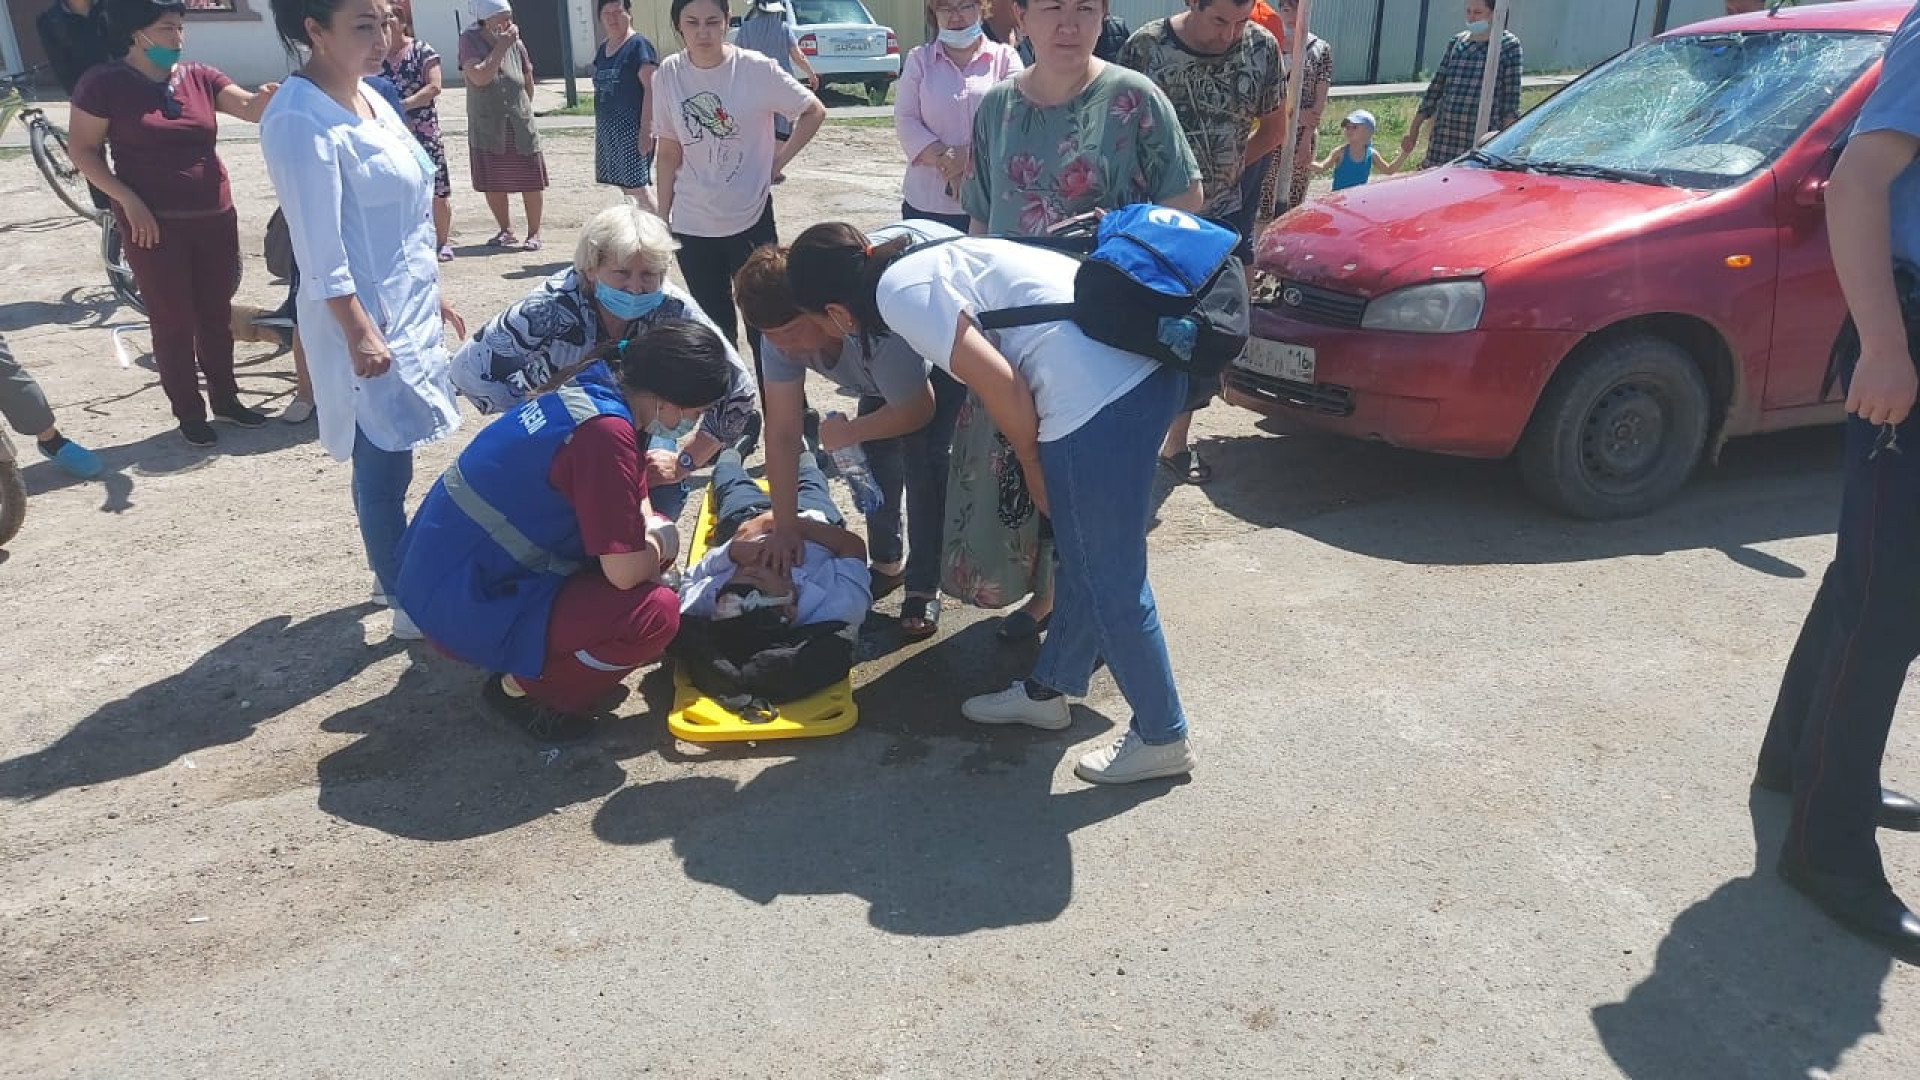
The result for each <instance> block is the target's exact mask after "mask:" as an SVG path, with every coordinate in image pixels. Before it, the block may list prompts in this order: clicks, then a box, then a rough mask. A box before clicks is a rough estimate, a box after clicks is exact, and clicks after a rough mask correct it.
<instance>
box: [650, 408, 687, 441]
mask: <svg viewBox="0 0 1920 1080" xmlns="http://www.w3.org/2000/svg"><path fill="white" fill-rule="evenodd" d="M699 423H700V417H699V415H698V414H695V415H693V416H682V417H680V422H679V423H677V424H675V425H673V426H672V427H668V426H666V425H665V424H662V423H661V422H660V414H659V412H658V411H656V412H655V413H654V414H653V419H651V420H649V421H647V434H649V435H652V436H655V437H657V438H661V439H672V440H673V441H674V442H679V441H680V440H681V439H684V438H686V437H687V436H689V435H691V434H693V429H694V428H695V427H696V426H698V425H699Z"/></svg>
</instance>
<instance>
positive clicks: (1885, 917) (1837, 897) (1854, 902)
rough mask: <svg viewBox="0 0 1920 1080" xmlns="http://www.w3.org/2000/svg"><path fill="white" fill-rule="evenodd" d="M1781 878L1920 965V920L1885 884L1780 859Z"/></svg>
mask: <svg viewBox="0 0 1920 1080" xmlns="http://www.w3.org/2000/svg"><path fill="white" fill-rule="evenodd" d="M1780 876H1781V877H1783V878H1785V879H1786V881H1787V884H1789V885H1791V886H1793V887H1794V888H1795V889H1796V890H1798V891H1799V893H1800V894H1801V895H1802V896H1805V897H1806V898H1807V899H1809V900H1811V901H1813V902H1814V904H1815V906H1817V907H1819V909H1820V910H1821V911H1824V912H1826V913H1827V914H1828V915H1829V916H1831V917H1832V919H1833V921H1835V922H1837V923H1839V924H1840V925H1841V926H1844V927H1846V928H1847V929H1848V930H1849V931H1851V932H1853V933H1854V934H1856V935H1858V936H1860V937H1861V938H1863V939H1865V940H1867V941H1870V942H1872V943H1873V944H1875V945H1878V946H1880V947H1881V948H1883V949H1885V950H1887V951H1888V952H1890V953H1892V954H1893V955H1894V956H1895V957H1896V958H1897V959H1900V960H1904V961H1906V962H1907V963H1909V964H1920V917H1917V916H1915V915H1914V913H1913V912H1911V911H1908V910H1907V905H1905V904H1903V903H1901V902H1900V898H1899V897H1898V896H1895V895H1894V892H1893V886H1891V885H1888V884H1887V883H1886V882H1884V881H1870V880H1863V879H1861V878H1852V877H1842V876H1840V875H1838V874H1823V873H1820V872H1819V871H1817V870H1809V869H1806V868H1805V867H1800V866H1796V865H1795V864H1794V863H1793V862H1792V861H1791V860H1788V859H1781V860H1780Z"/></svg>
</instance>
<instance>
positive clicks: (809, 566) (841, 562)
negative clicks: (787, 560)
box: [680, 541, 873, 631]
mask: <svg viewBox="0 0 1920 1080" xmlns="http://www.w3.org/2000/svg"><path fill="white" fill-rule="evenodd" d="M731 546H732V542H731V541H729V542H728V543H725V544H721V545H720V546H718V547H716V548H714V549H713V550H711V551H709V552H707V554H706V555H705V556H704V557H703V558H701V560H700V561H699V562H697V563H695V564H694V566H693V569H692V570H690V571H688V573H687V579H686V581H684V582H682V583H681V586H680V614H682V615H692V616H695V617H697V618H702V619H711V618H713V614H714V610H715V605H716V603H717V602H718V600H719V598H720V593H721V590H723V589H725V588H726V587H727V583H728V582H730V581H732V580H733V575H734V573H735V571H737V570H738V569H739V567H738V566H737V565H735V563H734V561H733V557H732V556H731V555H730V554H728V548H729V547H731ZM870 580H871V579H870V578H869V576H868V574H867V563H866V560H864V559H836V558H834V557H833V554H832V553H831V552H829V551H828V550H827V549H826V548H824V547H822V546H820V545H819V544H815V543H813V542H811V541H809V542H808V543H807V545H806V549H805V553H804V556H803V557H802V559H801V561H800V562H799V563H798V564H796V565H795V566H794V568H793V588H794V598H793V599H794V606H795V609H796V610H795V613H794V617H793V625H795V626H812V625H813V624H815V623H823V622H843V623H846V624H847V627H848V629H849V630H855V631H857V630H858V629H859V628H860V623H861V622H862V621H863V620H865V619H866V617H867V608H868V607H870V606H872V604H873V595H872V592H871V584H870Z"/></svg>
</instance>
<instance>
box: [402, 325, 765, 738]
mask: <svg viewBox="0 0 1920 1080" xmlns="http://www.w3.org/2000/svg"><path fill="white" fill-rule="evenodd" d="M608 351H609V352H611V353H612V354H613V360H614V361H615V362H616V363H617V367H615V366H610V365H609V363H608V362H607V361H603V360H598V359H594V360H591V361H589V362H587V363H586V364H585V365H584V366H582V367H580V368H578V369H576V370H570V371H565V372H562V373H560V374H557V375H556V376H555V378H562V377H566V376H571V377H570V378H566V380H565V381H564V382H562V383H561V384H560V385H559V386H558V388H557V389H554V390H552V391H551V392H548V393H541V394H539V395H538V396H535V397H533V398H531V399H529V400H528V401H527V402H526V403H525V404H523V405H520V406H518V407H516V408H514V409H513V410H511V411H509V412H507V413H506V414H504V415H502V416H501V417H500V418H499V419H497V420H495V421H494V422H493V423H491V424H489V425H488V426H487V427H486V429H485V430H483V431H481V432H480V434H479V435H478V436H476V437H475V438H474V440H473V442H471V443H469V444H468V445H467V448H466V449H465V450H463V451H462V452H461V454H460V457H459V459H458V460H457V461H455V462H454V464H453V465H452V466H451V467H449V468H448V469H447V471H446V472H444V473H442V474H441V475H440V479H439V480H438V481H436V482H435V483H434V485H433V490H432V491H430V492H428V493H427V497H426V500H425V501H424V502H422V503H421V504H420V509H419V511H418V512H417V513H415V514H414V518H413V522H412V523H411V524H410V525H408V527H407V532H406V535H405V536H404V537H403V538H402V539H401V541H400V582H399V588H398V590H397V592H398V597H397V600H398V603H399V604H400V606H401V608H402V610H405V611H406V612H408V613H409V614H411V615H412V616H413V620H414V622H415V623H416V624H417V625H418V626H419V627H420V629H421V631H422V632H423V633H424V634H425V635H426V637H427V639H428V640H429V641H431V642H432V643H433V644H434V645H435V646H437V647H438V648H440V649H441V650H442V651H444V652H446V653H448V654H449V655H451V656H454V657H456V658H458V659H460V660H464V661H466V662H468V663H470V664H475V665H478V666H480V667H483V668H485V669H486V670H487V671H489V672H491V674H489V675H488V676H487V680H486V682H485V684H484V685H483V687H482V691H481V696H482V698H483V700H485V702H486V703H487V705H488V706H489V707H490V708H492V709H493V710H494V711H495V712H496V713H499V714H501V715H502V716H503V717H504V718H505V719H507V720H508V721H509V722H511V723H513V724H515V725H517V726H519V727H520V728H522V729H524V730H525V731H527V732H528V733H529V734H531V735H533V736H534V737H535V738H538V739H542V740H546V741H550V742H565V741H570V740H574V739H579V738H584V737H586V736H587V735H589V734H590V733H591V732H592V728H593V723H594V719H595V717H596V715H597V714H598V713H601V712H604V711H605V709H606V707H607V706H606V701H607V698H608V697H609V695H610V694H612V693H614V692H615V690H616V687H618V686H619V684H620V683H621V681H622V680H624V679H625V678H626V677H627V675H628V674H629V673H631V672H632V671H634V670H635V669H636V668H639V667H642V666H644V665H646V664H650V663H652V662H654V661H655V660H658V659H659V658H660V656H661V655H662V654H663V653H665V652H666V648H667V645H668V643H670V642H671V641H672V640H673V636H674V635H675V634H676V633H678V632H679V629H680V605H679V598H678V597H676V596H675V595H674V593H673V591H672V590H671V589H669V588H667V587H666V586H665V585H663V584H661V582H660V576H661V573H662V571H663V570H665V569H667V568H668V567H670V566H672V565H673V561H674V558H675V556H676V555H678V553H679V548H680V543H679V537H678V534H677V533H676V532H675V531H674V527H673V523H672V522H671V521H669V520H667V519H666V518H663V517H661V516H659V515H658V514H655V513H654V512H653V510H652V507H651V505H650V504H649V503H648V502H647V487H646V475H647V471H646V458H645V456H644V454H643V450H642V448H643V447H644V446H645V445H646V441H645V439H643V438H642V437H641V435H640V432H641V431H643V430H644V431H649V432H653V431H660V430H671V429H673V428H675V427H676V426H681V425H684V424H685V423H686V422H687V421H689V420H697V419H698V417H699V414H700V413H701V412H703V411H704V410H706V409H707V408H709V407H711V406H712V405H713V404H714V403H715V402H717V401H719V400H720V399H721V398H723V397H725V396H726V394H727V390H728V388H729V387H730V386H731V385H732V383H733V371H734V368H733V363H732V361H730V360H729V359H728V356H727V348H726V346H725V345H724V344H723V343H722V342H721V340H720V335H718V334H716V333H714V332H713V330H712V329H711V328H709V327H707V326H706V325H704V324H702V323H697V322H693V321H690V320H672V321H666V322H660V323H656V324H655V325H653V326H652V327H650V328H648V329H647V330H646V332H645V333H643V334H642V335H641V336H640V337H638V338H635V339H632V340H630V341H622V342H619V343H617V344H616V345H615V346H614V347H613V348H612V349H610V350H608Z"/></svg>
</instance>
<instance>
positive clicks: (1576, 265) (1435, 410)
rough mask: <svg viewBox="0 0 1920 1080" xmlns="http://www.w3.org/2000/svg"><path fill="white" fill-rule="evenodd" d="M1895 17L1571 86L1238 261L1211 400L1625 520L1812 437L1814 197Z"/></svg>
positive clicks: (1858, 0)
mask: <svg viewBox="0 0 1920 1080" xmlns="http://www.w3.org/2000/svg"><path fill="white" fill-rule="evenodd" d="M1911 10H1913V0H1853V2H1851V3H1844V4H1832V5H1825V6H1820V7H1799V8H1786V9H1783V10H1782V11H1780V13H1779V14H1777V15H1774V16H1771V17H1770V16H1767V15H1765V14H1759V15H1743V16H1736V17H1732V18H1725V19H1715V20H1712V21H1710V22H1705V23H1699V24H1696V25H1693V26H1689V27H1686V28H1684V29H1681V30H1677V31H1675V32H1673V33H1669V34H1665V35H1663V36H1661V37H1659V38H1657V39H1655V40H1653V41H1649V42H1647V43H1645V44H1642V45H1639V46H1637V47H1635V48H1632V49H1629V50H1627V51H1626V52H1624V53H1622V54H1620V55H1619V56H1617V57H1615V58H1614V59H1612V60H1609V61H1607V62H1606V63H1604V64H1602V65H1600V66H1599V67H1597V68H1595V69H1594V70H1593V71H1591V72H1588V73H1587V74H1586V75H1584V76H1582V77H1581V78H1580V79H1579V80H1577V81H1575V82H1573V83H1571V84H1569V85H1568V86H1567V87H1566V88H1565V89H1564V90H1562V91H1561V92H1560V93H1558V94H1556V95H1555V96H1553V97H1552V98H1550V99H1548V100H1547V101H1545V102H1542V103H1541V104H1540V105H1538V106H1536V107H1535V108H1534V109H1533V110H1532V111H1531V112H1528V113H1527V114H1526V115H1525V116H1523V117H1522V118H1521V119H1520V121H1519V122H1518V123H1516V124H1515V125H1514V126H1513V127H1512V128H1510V129H1508V130H1507V131H1504V132H1502V133H1500V134H1499V135H1498V136H1496V137H1494V138H1493V139H1492V140H1491V141H1489V142H1487V143H1486V144H1485V145H1484V146H1483V147H1482V148H1481V149H1479V150H1477V151H1474V152H1472V153H1470V154H1469V155H1468V156H1466V157H1464V158H1462V159H1460V160H1459V161H1457V162H1455V163H1453V164H1451V165H1448V166H1446V167H1444V168H1438V169H1431V170H1428V171H1426V172H1422V173H1418V174H1415V175H1411V176H1406V177H1401V178H1395V179H1387V180H1382V181H1378V182H1376V183H1373V184H1369V185H1367V186H1365V187H1356V188H1350V189H1348V190H1346V191H1343V192H1340V193H1337V194H1335V195H1333V196H1331V197H1328V198H1324V199H1321V200H1318V201H1314V202H1309V203H1307V204H1305V205H1303V206H1301V207H1299V208H1297V209H1296V210H1294V211H1293V212H1292V213H1289V214H1287V215H1286V216H1284V217H1282V218H1280V219H1279V220H1278V221H1276V222H1275V223H1274V224H1273V226H1272V227H1271V228H1270V229H1269V230H1268V231H1267V232H1266V233H1265V234H1263V235H1262V236H1261V237H1260V242H1259V246H1258V253H1257V257H1256V266H1257V267H1258V269H1259V270H1261V271H1262V274H1261V275H1260V281H1259V282H1258V283H1257V284H1256V289H1255V308H1254V312H1253V334H1254V340H1253V341H1252V342H1251V343H1250V344H1249V347H1248V349H1247V352H1246V354H1245V355H1243V356H1242V357H1241V358H1240V359H1239V360H1238V361H1237V362H1236V363H1235V366H1234V367H1232V368H1231V369H1229V371H1228V375H1227V389H1226V396H1227V400H1229V401H1231V402H1233V403H1235V404H1237V405H1241V406H1244V407H1246V408H1249V409H1252V410H1254V411H1256V412H1260V413H1263V414H1265V415H1267V416H1270V417H1273V418H1275V419H1277V420H1279V421H1281V422H1282V423H1283V425H1284V426H1287V427H1291V428H1295V429H1299V430H1310V431H1324V432H1334V433H1338V434H1342V435H1351V436H1354V437H1357V438H1364V439H1380V440H1384V441H1386V442H1389V443H1392V444H1394V445H1396V446H1404V447H1409V448H1412V449H1416V450H1430V451H1435V452H1439V453H1446V454H1460V455H1465V456H1471V457H1487V458H1497V457H1505V456H1507V455H1509V454H1513V455H1516V456H1517V457H1518V459H1519V465H1520V471H1521V474H1522V476H1523V477H1524V478H1525V480H1526V483H1527V485H1528V487H1529V488H1530V489H1531V490H1532V491H1533V492H1534V493H1535V495H1537V496H1538V497H1539V498H1541V499H1542V500H1544V501H1545V502H1547V503H1549V504H1551V505H1553V506H1555V507H1557V508H1559V509H1561V510H1563V511H1566V512H1568V513H1571V514H1575V515H1579V516H1583V517H1593V518H1604V517H1620V516H1627V515H1632V514H1639V513H1644V512H1646V511H1647V510H1649V509H1651V508H1653V507H1654V506H1657V505H1658V504H1660V503H1661V502H1663V501H1664V500H1666V499H1668V498H1670V497H1671V496H1672V495H1673V494H1674V493H1675V492H1676V491H1678V490H1679V489H1680V487H1681V486H1682V485H1683V484H1685V483H1686V480H1687V478H1688V476H1690V475H1691V474H1692V472H1693V470H1694V468H1695V467H1696V466H1697V465H1698V464H1699V462H1700V460H1701V458H1702V457H1703V456H1704V455H1705V454H1706V453H1707V448H1708V447H1709V446H1712V447H1714V448H1717V447H1718V446H1719V445H1720V444H1721V442H1722V441H1724V440H1725V439H1726V438H1727V437H1729V436H1734V435H1745V434H1749V433H1753V432H1761V431H1775V430H1779V429H1782V428H1789V427H1796V426H1800V425H1805V424H1816V423H1830V422H1833V421H1835V420H1837V419H1839V417H1840V415H1841V406H1840V405H1839V404H1837V403H1835V402H1834V401H1833V400H1832V396H1829V397H1828V398H1826V399H1824V401H1823V397H1822V393H1821V383H1822V381H1823V375H1824V373H1825V371H1826V367H1827V357H1828V354H1829V352H1830V349H1831V346H1832V343H1833V340H1834V337H1835V335H1836V333H1837V331H1838V330H1839V327H1840V325H1841V323H1842V321H1843V320H1844V318H1845V314H1846V311H1845V303H1844V301H1843V300H1842V298H1841V295H1840V287H1839V283H1838V281H1837V280H1836V279H1835V277H1834V272H1833V266H1832V263H1831V260H1830V258H1829V256H1828V252H1827V232H1826V223H1825V212H1824V209H1823V200H1824V189H1825V185H1826V179H1827V176H1828V174H1829V173H1830V171H1831V170H1832V168H1833V164H1834V162H1835V161H1836V160H1837V158H1838V156H1839V150H1840V147H1841V145H1842V144H1843V142H1844V140H1845V138H1846V135H1847V133H1848V131H1849V130H1850V129H1851V125H1852V122H1853V119H1854V116H1855V115H1856V114H1857V113H1858V111H1859V110H1860V107H1861V106H1862V105H1863V104H1864V103H1865V101H1866V98H1867V95H1868V93H1869V92H1870V91H1871V90H1872V88H1873V86H1874V84H1875V82H1876V80H1877V78H1878V75H1879V58H1880V56H1881V54H1882V53H1883V52H1884V51H1885V47H1886V42H1887V39H1888V37H1889V35H1890V34H1891V33H1892V32H1893V30H1894V29H1895V28H1896V27H1897V26H1898V25H1899V23H1900V20H1901V19H1902V18H1903V17H1904V16H1905V15H1906V14H1907V13H1908V12H1910V11H1911Z"/></svg>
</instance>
